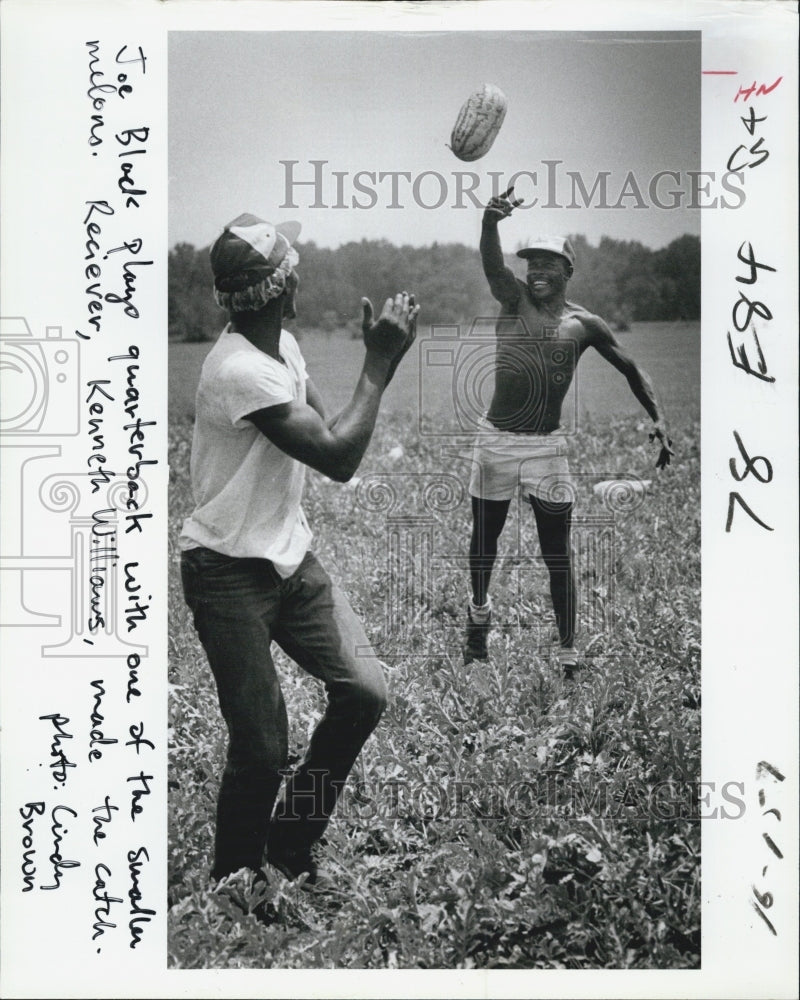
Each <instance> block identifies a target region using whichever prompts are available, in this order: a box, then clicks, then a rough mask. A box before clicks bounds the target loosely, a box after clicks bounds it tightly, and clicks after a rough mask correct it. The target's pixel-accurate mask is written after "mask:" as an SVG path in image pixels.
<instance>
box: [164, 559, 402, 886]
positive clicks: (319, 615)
mask: <svg viewBox="0 0 800 1000" xmlns="http://www.w3.org/2000/svg"><path fill="white" fill-rule="evenodd" d="M181 575H182V580H183V591H184V596H185V598H186V603H187V604H188V605H189V607H190V609H191V611H192V613H193V615H194V625H195V628H196V629H197V633H198V635H199V637H200V641H201V642H202V644H203V647H204V649H205V651H206V655H207V657H208V662H209V664H210V666H211V670H212V672H213V674H214V679H215V681H216V684H217V692H218V695H219V704H220V709H221V711H222V715H223V717H224V719H225V722H226V724H227V727H228V736H229V743H228V754H227V761H226V764H225V770H224V773H223V776H222V784H221V787H220V792H219V799H218V802H217V826H216V836H215V848H214V854H215V857H214V867H213V869H212V877H214V878H217V879H219V878H222V877H223V876H225V875H227V874H229V873H230V872H233V871H236V870H237V869H239V868H242V867H248V868H252V869H258V868H260V867H261V865H262V864H263V861H264V853H265V848H266V845H267V838H268V837H269V840H270V843H272V842H273V838H274V840H275V841H276V842H277V843H278V844H281V843H284V844H287V845H289V846H290V847H291V848H293V849H296V848H299V849H303V848H305V847H308V846H310V845H311V844H312V843H314V841H316V840H318V839H319V837H320V836H321V835H322V833H323V832H324V830H325V827H326V826H327V823H328V820H329V818H330V816H331V813H332V812H333V809H334V807H335V805H336V800H337V797H338V795H339V792H340V791H341V788H342V786H343V785H344V782H345V780H346V778H347V775H348V774H349V772H350V769H351V768H352V766H353V763H354V762H355V759H356V757H357V756H358V753H359V751H360V750H361V747H362V746H363V745H364V742H365V741H366V740H367V738H368V737H369V735H370V733H371V732H372V731H373V729H374V728H375V726H376V725H377V723H378V720H379V718H380V716H381V713H382V712H383V709H384V707H385V705H386V683H385V681H384V678H383V673H382V671H381V667H380V664H379V662H378V660H377V659H376V657H375V655H374V653H373V652H372V649H371V647H370V645H369V641H368V639H367V637H366V634H365V632H364V629H363V627H362V625H361V623H360V622H359V620H358V618H356V616H355V613H354V612H353V610H352V608H351V607H350V605H349V603H348V602H347V599H346V598H345V596H344V594H342V592H341V591H340V590H339V589H338V587H336V586H334V584H333V583H332V582H331V579H330V577H329V576H328V574H327V573H326V571H325V570H324V568H323V567H322V566H321V565H320V563H319V562H318V561H317V559H316V557H315V556H314V555H312V554H311V553H310V552H309V553H308V554H307V555H306V557H305V558H304V559H303V562H302V563H301V564H300V566H299V567H298V569H297V570H296V571H295V573H294V574H293V575H292V576H291V577H289V578H288V579H283V578H282V577H281V576H280V575H279V574H278V572H277V571H276V569H275V567H274V566H273V565H272V563H271V562H270V561H269V560H267V559H239V558H233V557H230V556H225V555H221V554H220V553H218V552H213V551H211V550H210V549H206V548H194V549H189V550H188V551H186V552H184V553H183V554H182V557H181ZM272 640H274V641H275V642H277V643H278V645H279V646H280V647H281V649H283V650H284V652H285V653H287V654H288V655H289V656H290V657H291V658H292V659H293V660H295V661H296V662H297V663H298V664H299V665H300V666H301V667H302V668H303V669H304V670H307V671H308V673H310V674H313V676H314V677H317V678H319V680H321V681H322V682H323V683H324V684H325V688H326V691H327V695H328V704H327V708H326V711H325V713H324V715H323V716H322V718H321V719H320V721H319V723H318V725H317V727H316V728H315V730H314V732H313V734H312V736H311V741H310V744H309V747H308V752H307V753H306V756H305V759H304V760H303V762H302V764H301V765H300V767H299V768H298V769H297V770H296V771H295V772H294V774H292V775H291V777H290V778H289V780H288V781H287V784H286V788H285V791H284V796H283V800H282V802H281V803H280V804H279V805H278V806H277V808H276V809H275V816H274V818H273V819H272V820H271V816H272V812H273V807H274V806H275V801H276V799H277V796H278V792H279V789H280V785H281V781H282V778H283V774H285V773H286V765H287V753H288V721H287V716H286V705H285V703H284V700H283V695H282V693H281V687H280V681H279V679H278V675H277V673H276V670H275V665H274V663H273V661H272V656H271V655H270V644H271V642H272Z"/></svg>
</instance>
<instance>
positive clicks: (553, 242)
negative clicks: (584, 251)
mask: <svg viewBox="0 0 800 1000" xmlns="http://www.w3.org/2000/svg"><path fill="white" fill-rule="evenodd" d="M537 250H548V251H549V252H550V253H557V254H559V256H561V257H564V258H566V259H567V260H568V261H569V263H570V265H571V266H572V267H574V266H575V251H574V250H573V249H572V244H571V243H570V241H569V240H568V239H567V238H566V236H537V237H536V239H534V240H533V242H532V243H531V244H530V246H527V247H525V248H524V249H523V250H517V257H522V258H523V259H524V258H526V257H530V256H531V255H532V254H534V253H535V252H536V251H537Z"/></svg>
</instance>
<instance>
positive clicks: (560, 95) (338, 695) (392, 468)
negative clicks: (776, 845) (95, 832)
mask: <svg viewBox="0 0 800 1000" xmlns="http://www.w3.org/2000/svg"><path fill="white" fill-rule="evenodd" d="M700 51H701V50H700V36H699V33H697V32H678V33H660V34H658V33H650V34H648V33H640V34H638V33H623V34H615V33H605V32H600V33H595V34H592V33H573V34H563V33H559V34H556V35H555V36H552V37H551V36H547V35H545V34H543V33H535V32H518V33H516V34H515V35H514V36H513V37H509V35H507V34H505V33H501V32H466V33H464V32H452V33H441V34H437V35H425V36H423V37H418V36H416V35H413V34H407V33H402V32H401V33H392V34H386V33H382V32H370V33H366V34H365V33H358V32H337V33H316V32H311V33H302V34H301V33H296V32H287V33H283V32H281V33H268V34H264V33H259V32H248V33H246V34H245V33H240V32H234V33H228V32H226V33H205V32H204V33H202V34H200V33H186V34H184V33H180V34H176V35H173V36H171V37H170V88H169V94H170V102H171V103H170V270H169V280H170V318H169V323H170V328H169V335H170V345H169V350H170V446H171V455H172V457H171V460H170V467H171V484H170V489H171V494H170V529H171V530H170V546H171V551H174V552H175V553H176V554H175V556H174V557H173V558H172V559H171V562H170V570H171V574H172V583H171V590H170V595H171V614H172V625H171V627H170V635H171V639H172V642H173V645H171V650H170V672H171V676H170V680H171V685H172V687H171V689H170V690H171V702H170V710H171V724H172V727H173V728H172V732H173V737H172V739H173V742H172V748H171V757H170V768H171V770H170V781H171V792H170V823H171V826H170V960H171V961H173V962H174V963H175V964H176V965H179V966H181V967H190V968H196V967H207V966H209V965H213V966H221V967H225V966H226V965H228V964H231V963H233V964H235V965H237V966H238V967H243V966H248V967H262V966H264V965H265V964H266V965H268V966H272V965H275V966H281V967H282V966H286V967H295V966H298V965H300V966H304V967H305V966H317V967H333V968H336V967H345V968H352V967H359V968H453V969H459V968H461V969H463V968H663V969H666V968H696V967H697V966H698V965H699V962H700V959H701V948H700V929H701V928H700V875H701V871H700V815H699V812H698V804H697V802H696V801H695V789H696V784H697V782H698V781H699V775H700V772H699V762H700V758H699V752H700V710H701V698H700V671H701V656H700V649H701V627H700V536H699V524H700V481H699V472H700V464H699V462H700V438H699V435H700V207H699V200H700V199H701V198H705V197H708V196H709V195H708V193H707V192H706V190H703V191H701V190H700V187H699V183H698V182H699V153H700V80H701V77H700ZM208 78H211V79H213V80H214V81H215V84H214V88H213V95H212V96H211V99H210V100H209V101H208V103H203V104H198V102H197V100H196V95H197V93H198V91H199V89H200V87H201V85H202V84H201V79H208ZM278 81H280V83H278ZM676 81H677V82H676ZM311 94H313V95H314V98H313V100H312V101H311V102H310V103H309V96H310V95H311ZM243 95H246V99H243ZM643 95H647V100H646V101H645V100H642V99H641V98H642V96H643ZM389 109H391V113H387V111H388V110H389ZM620 109H625V113H624V114H621V113H620ZM212 116H213V118H214V119H215V120H216V121H220V120H222V121H224V122H225V128H224V135H225V141H224V142H221V143H214V144H213V148H209V146H210V145H211V144H207V142H206V141H204V136H206V135H207V134H208V129H209V119H210V118H211V117H212ZM599 165H602V167H603V169H598V166H599ZM722 180H723V178H720V181H717V182H716V183H715V187H716V188H717V190H716V191H715V193H714V195H713V197H716V198H719V197H724V198H727V199H730V200H731V201H732V202H734V203H735V201H736V199H737V198H741V197H742V193H741V190H737V187H736V179H735V178H724V180H725V182H726V184H725V187H723V186H722V183H721V181H722ZM726 189H727V190H726ZM215 227H216V230H218V233H217V234H216V235H215ZM301 227H302V228H301ZM265 282H266V283H265ZM368 303H369V304H368ZM373 303H374V305H373ZM384 303H385V305H384ZM381 310H382V311H381ZM379 313H380V315H379ZM262 355H266V360H265V359H264V358H263V357H262ZM584 355H585V357H584ZM579 362H580V364H579ZM390 382H391V384H390ZM223 720H224V721H223ZM209 876H210V878H209ZM265 956H268V957H266V958H265Z"/></svg>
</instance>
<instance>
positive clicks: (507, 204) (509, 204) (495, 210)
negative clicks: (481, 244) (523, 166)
mask: <svg viewBox="0 0 800 1000" xmlns="http://www.w3.org/2000/svg"><path fill="white" fill-rule="evenodd" d="M513 194H514V187H513V185H512V186H511V187H510V188H509V189H508V191H504V192H503V194H500V195H498V196H497V197H496V198H492V199H491V200H490V201H489V204H488V205H487V206H486V208H485V209H484V212H483V224H484V225H485V226H486V225H493V226H496V225H497V223H498V222H500V221H501V219H505V218H507V217H508V216H509V215H511V213H512V212H513V211H514V209H515V208H518V207H519V206H520V205H521V204H522V198H513V199H512V197H511V196H512V195H513Z"/></svg>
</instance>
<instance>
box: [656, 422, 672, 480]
mask: <svg viewBox="0 0 800 1000" xmlns="http://www.w3.org/2000/svg"><path fill="white" fill-rule="evenodd" d="M656 439H658V440H659V441H660V442H661V451H660V452H659V453H658V459H657V460H656V468H657V469H663V468H665V467H666V466H667V465H669V463H670V459H671V458H672V456H673V455H674V454H675V452H674V451H673V450H672V438H670V437H668V435H667V428H666V427H665V426H664V424H663V423H662V422H661V421H660V420H659V421H658V423H656V424H655V425H654V427H653V430H652V431H651V432H650V440H651V441H655V440H656Z"/></svg>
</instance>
